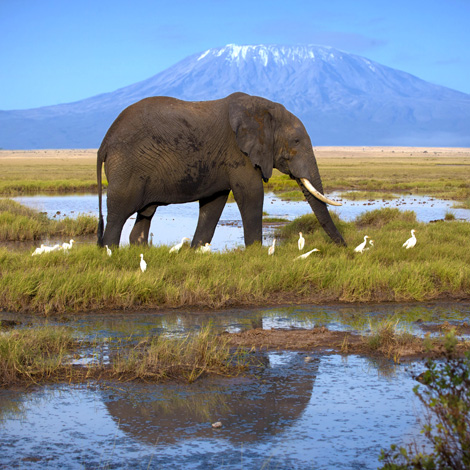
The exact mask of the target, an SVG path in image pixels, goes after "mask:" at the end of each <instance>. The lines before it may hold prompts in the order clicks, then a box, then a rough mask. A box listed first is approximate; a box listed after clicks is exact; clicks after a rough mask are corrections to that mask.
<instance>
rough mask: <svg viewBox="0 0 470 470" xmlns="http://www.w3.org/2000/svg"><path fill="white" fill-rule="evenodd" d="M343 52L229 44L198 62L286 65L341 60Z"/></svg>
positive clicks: (212, 51)
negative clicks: (246, 62)
mask: <svg viewBox="0 0 470 470" xmlns="http://www.w3.org/2000/svg"><path fill="white" fill-rule="evenodd" d="M342 54H343V52H341V51H339V50H337V49H334V48H332V47H329V46H316V45H295V46H282V45H264V44H259V45H245V46H240V45H237V44H227V45H226V46H223V47H219V48H213V49H208V50H207V51H205V52H203V53H202V54H200V55H199V56H198V57H197V61H200V60H203V59H205V58H207V59H209V58H215V57H222V58H224V59H225V60H230V61H234V62H238V63H239V62H240V61H243V60H253V61H259V62H261V63H263V65H264V66H267V65H268V62H269V61H273V62H275V63H281V64H286V63H287V61H299V60H301V61H304V60H313V61H314V60H315V59H321V60H332V59H335V58H340V57H341V56H342Z"/></svg>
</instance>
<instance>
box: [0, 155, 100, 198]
mask: <svg viewBox="0 0 470 470" xmlns="http://www.w3.org/2000/svg"><path fill="white" fill-rule="evenodd" d="M0 164H1V166H2V173H1V175H0V195H2V196H13V195H18V194H34V193H73V192H85V191H86V192H92V191H93V192H94V191H96V190H97V183H96V150H29V151H20V150H17V151H7V150H2V151H0ZM104 184H105V185H106V179H105V180H104Z"/></svg>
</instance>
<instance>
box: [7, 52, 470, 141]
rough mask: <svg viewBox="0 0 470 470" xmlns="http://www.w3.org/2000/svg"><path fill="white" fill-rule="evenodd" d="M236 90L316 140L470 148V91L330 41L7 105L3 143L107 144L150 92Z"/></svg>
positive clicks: (202, 94)
mask: <svg viewBox="0 0 470 470" xmlns="http://www.w3.org/2000/svg"><path fill="white" fill-rule="evenodd" d="M235 91H244V92H246V93H249V94H254V95H259V96H264V97H266V98H269V99H272V100H274V101H278V102H280V103H282V104H284V105H285V106H286V107H287V109H289V110H290V111H292V112H293V113H294V114H296V115H297V116H299V117H300V119H302V121H303V122H304V124H305V126H306V128H307V130H308V131H309V133H310V136H311V138H312V142H313V143H314V145H419V146H469V145H470V133H469V131H468V129H470V95H467V94H465V93H460V92H457V91H454V90H451V89H448V88H445V87H441V86H438V85H433V84H430V83H428V82H425V81H424V80H420V79H419V78H416V77H414V76H412V75H410V74H407V73H405V72H401V71H398V70H394V69H391V68H389V67H385V66H383V65H380V64H378V63H376V62H372V61H370V60H368V59H365V58H363V57H360V56H356V55H353V54H348V53H346V52H342V51H338V50H336V49H333V48H329V47H321V46H236V45H228V46H225V47H222V48H217V49H210V50H208V51H205V52H203V53H199V54H195V55H193V56H190V57H188V58H186V59H184V60H182V61H181V62H178V63H177V64H175V65H174V66H172V67H170V68H168V69H167V70H165V71H163V72H161V73H159V74H157V75H155V76H153V77H151V78H149V79H147V80H144V81H142V82H139V83H136V84H133V85H130V86H128V87H125V88H121V89H119V90H116V91H114V92H112V93H105V94H102V95H98V96H94V97H91V98H88V99H85V100H82V101H78V102H75V103H69V104H64V105H58V106H49V107H43V108H36V109H31V110H24V111H0V147H3V148H12V149H24V148H74V147H75V148H85V147H87V148H92V147H98V146H99V144H100V142H101V140H102V138H103V137H104V134H105V133H106V130H107V129H108V127H109V126H110V124H111V123H112V121H113V120H114V119H115V118H116V117H117V115H118V114H119V113H120V112H121V111H122V110H123V109H124V108H125V107H127V106H128V105H130V104H132V103H134V102H136V101H138V100H140V99H142V98H145V97H147V96H155V95H168V96H174V97H177V98H180V99H185V100H208V99H217V98H222V97H224V96H226V95H228V94H230V93H233V92H235Z"/></svg>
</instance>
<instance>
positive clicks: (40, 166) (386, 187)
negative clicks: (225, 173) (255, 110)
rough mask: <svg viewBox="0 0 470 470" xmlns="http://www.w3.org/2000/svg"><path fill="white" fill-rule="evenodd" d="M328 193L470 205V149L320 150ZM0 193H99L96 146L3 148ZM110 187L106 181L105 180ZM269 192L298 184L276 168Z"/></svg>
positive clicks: (294, 194) (298, 195)
mask: <svg viewBox="0 0 470 470" xmlns="http://www.w3.org/2000/svg"><path fill="white" fill-rule="evenodd" d="M315 155H316V157H317V161H318V167H319V170H320V174H321V176H322V180H323V186H324V188H325V191H327V192H331V191H334V190H344V191H350V190H360V191H366V192H370V191H380V192H382V193H383V192H397V193H413V194H424V195H429V196H435V197H439V198H444V199H455V200H457V201H459V203H460V204H462V205H463V206H464V207H467V208H468V207H470V206H469V203H470V185H469V183H468V181H469V180H470V150H469V149H458V148H448V149H442V148H428V149H424V148H412V147H409V148H405V147H365V148H362V147H319V148H315ZM0 163H1V166H2V173H1V174H0V195H3V196H11V195H17V194H23V193H38V192H65V193H71V192H78V191H96V188H97V186H96V150H93V149H90V150H34V151H33V150H31V151H6V150H3V151H0ZM103 181H104V184H105V185H106V179H105V178H104V180H103ZM265 190H266V191H275V192H291V193H292V194H290V195H288V196H287V197H288V198H289V199H296V198H300V199H301V198H302V197H303V196H302V194H301V192H300V191H299V189H298V186H297V183H296V182H295V181H293V180H291V179H290V178H289V177H288V176H287V175H282V174H281V173H279V172H278V171H274V173H273V177H272V178H271V179H270V180H269V182H268V183H267V184H266V185H265Z"/></svg>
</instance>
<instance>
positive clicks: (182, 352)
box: [0, 324, 261, 388]
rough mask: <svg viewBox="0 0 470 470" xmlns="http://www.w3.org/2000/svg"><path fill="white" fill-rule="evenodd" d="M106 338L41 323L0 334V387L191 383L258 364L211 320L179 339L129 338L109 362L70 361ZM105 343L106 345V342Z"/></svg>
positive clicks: (95, 349)
mask: <svg viewBox="0 0 470 470" xmlns="http://www.w3.org/2000/svg"><path fill="white" fill-rule="evenodd" d="M105 342H106V340H105V339H102V340H99V341H95V342H93V343H92V344H89V343H87V342H83V341H82V342H79V341H78V340H76V339H74V337H73V335H72V331H71V329H70V328H65V327H59V326H41V327H35V328H27V329H26V328H25V329H17V330H11V331H8V332H5V333H2V334H0V388H1V387H9V386H13V385H16V384H23V385H24V384H38V383H43V382H50V381H83V380H88V379H108V378H113V379H118V380H126V381H128V380H145V381H162V380H182V381H185V382H188V383H192V382H194V381H195V380H197V379H198V378H200V377H202V376H204V375H209V374H212V375H223V376H234V375H238V374H240V373H242V372H244V371H246V370H247V368H248V367H249V366H259V365H261V362H259V361H258V362H256V360H255V356H254V355H253V354H251V352H250V351H245V350H243V349H241V348H237V349H233V348H230V347H229V346H228V339H227V337H224V336H223V335H222V336H220V335H216V334H215V332H214V331H213V329H212V326H211V325H210V324H208V325H206V326H204V327H202V328H201V330H199V331H197V332H195V333H191V334H188V335H186V336H185V337H183V338H168V337H165V336H156V337H151V338H146V339H144V340H141V341H140V342H139V343H138V344H137V345H135V343H133V342H132V338H128V339H127V340H126V341H125V342H123V343H120V345H118V346H117V347H116V346H112V347H111V352H110V356H111V361H110V363H109V364H107V363H103V362H102V361H100V360H97V361H93V362H90V363H88V364H86V365H83V366H72V359H73V357H80V356H81V355H82V354H83V352H84V351H85V350H89V349H90V348H92V349H93V351H96V352H97V354H96V355H97V357H99V356H100V354H99V351H100V350H101V349H102V347H103V345H104V344H105ZM108 347H109V345H108Z"/></svg>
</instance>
